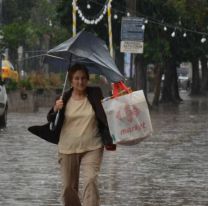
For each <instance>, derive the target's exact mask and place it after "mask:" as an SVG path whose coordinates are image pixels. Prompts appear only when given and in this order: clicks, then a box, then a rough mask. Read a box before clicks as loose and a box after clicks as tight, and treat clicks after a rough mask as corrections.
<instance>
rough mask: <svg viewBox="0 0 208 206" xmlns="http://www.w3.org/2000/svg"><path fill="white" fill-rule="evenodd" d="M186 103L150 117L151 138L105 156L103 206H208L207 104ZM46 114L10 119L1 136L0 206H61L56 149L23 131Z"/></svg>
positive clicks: (101, 179)
mask: <svg viewBox="0 0 208 206" xmlns="http://www.w3.org/2000/svg"><path fill="white" fill-rule="evenodd" d="M184 98H185V101H184V102H183V103H182V104H180V105H179V106H178V107H173V106H171V105H166V106H163V107H162V106H161V107H160V108H159V109H158V110H154V111H152V112H151V117H152V124H153V128H154V134H153V136H152V137H150V138H148V139H146V140H145V141H143V142H141V143H140V144H138V145H134V146H118V149H117V151H116V152H105V154H104V159H103V165H102V170H101V173H100V176H99V188H100V196H101V206H207V205H208V121H207V119H208V99H202V98H201V99H198V98H195V99H190V98H189V97H188V96H184ZM46 113H47V109H44V108H42V109H41V110H40V111H39V112H38V113H29V114H28V113H27V114H23V113H10V114H9V115H8V128H7V129H6V130H4V131H0V162H1V166H0V205H2V206H61V205H62V204H61V198H60V191H61V181H60V172H59V165H58V163H57V149H56V146H55V145H52V144H50V143H47V142H45V141H43V140H41V139H39V138H38V137H36V136H33V135H32V134H30V133H29V132H28V131H27V127H28V126H30V125H34V124H42V123H45V122H46V118H45V116H46ZM81 185H82V181H81Z"/></svg>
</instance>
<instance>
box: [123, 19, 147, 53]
mask: <svg viewBox="0 0 208 206" xmlns="http://www.w3.org/2000/svg"><path fill="white" fill-rule="evenodd" d="M143 48H144V18H139V17H123V18H122V22H121V47H120V51H121V52H127V53H140V54H141V53H143Z"/></svg>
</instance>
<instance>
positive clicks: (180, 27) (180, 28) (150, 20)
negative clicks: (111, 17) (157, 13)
mask: <svg viewBox="0 0 208 206" xmlns="http://www.w3.org/2000/svg"><path fill="white" fill-rule="evenodd" d="M90 1H91V2H93V3H95V4H97V5H100V6H103V5H105V4H103V3H100V2H98V1H95V0H90ZM113 4H114V5H116V6H119V7H121V5H119V4H117V3H115V2H114V3H113ZM121 8H123V10H126V7H121ZM112 10H113V11H115V12H117V13H121V14H124V15H126V12H124V11H122V10H120V9H117V8H113V7H112ZM128 12H130V13H136V16H141V17H143V18H145V19H147V20H148V22H150V23H152V24H157V25H160V26H163V27H168V28H171V29H175V30H181V31H183V32H190V33H195V34H199V35H202V36H208V33H207V32H201V31H196V30H192V29H189V28H185V27H182V26H179V25H177V26H176V25H173V24H170V23H166V22H164V21H161V20H158V19H155V18H152V17H150V16H147V15H144V14H142V13H140V12H135V11H132V10H128Z"/></svg>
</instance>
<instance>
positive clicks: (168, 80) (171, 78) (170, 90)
mask: <svg viewBox="0 0 208 206" xmlns="http://www.w3.org/2000/svg"><path fill="white" fill-rule="evenodd" d="M177 79H178V78H177V71H176V62H175V60H174V59H170V60H169V61H168V62H167V65H166V69H165V79H164V84H163V88H162V98H161V102H162V103H178V102H179V101H181V98H180V96H179V91H178V81H177Z"/></svg>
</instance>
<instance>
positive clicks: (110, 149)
mask: <svg viewBox="0 0 208 206" xmlns="http://www.w3.org/2000/svg"><path fill="white" fill-rule="evenodd" d="M105 149H106V150H108V151H115V150H116V144H107V145H105Z"/></svg>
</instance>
